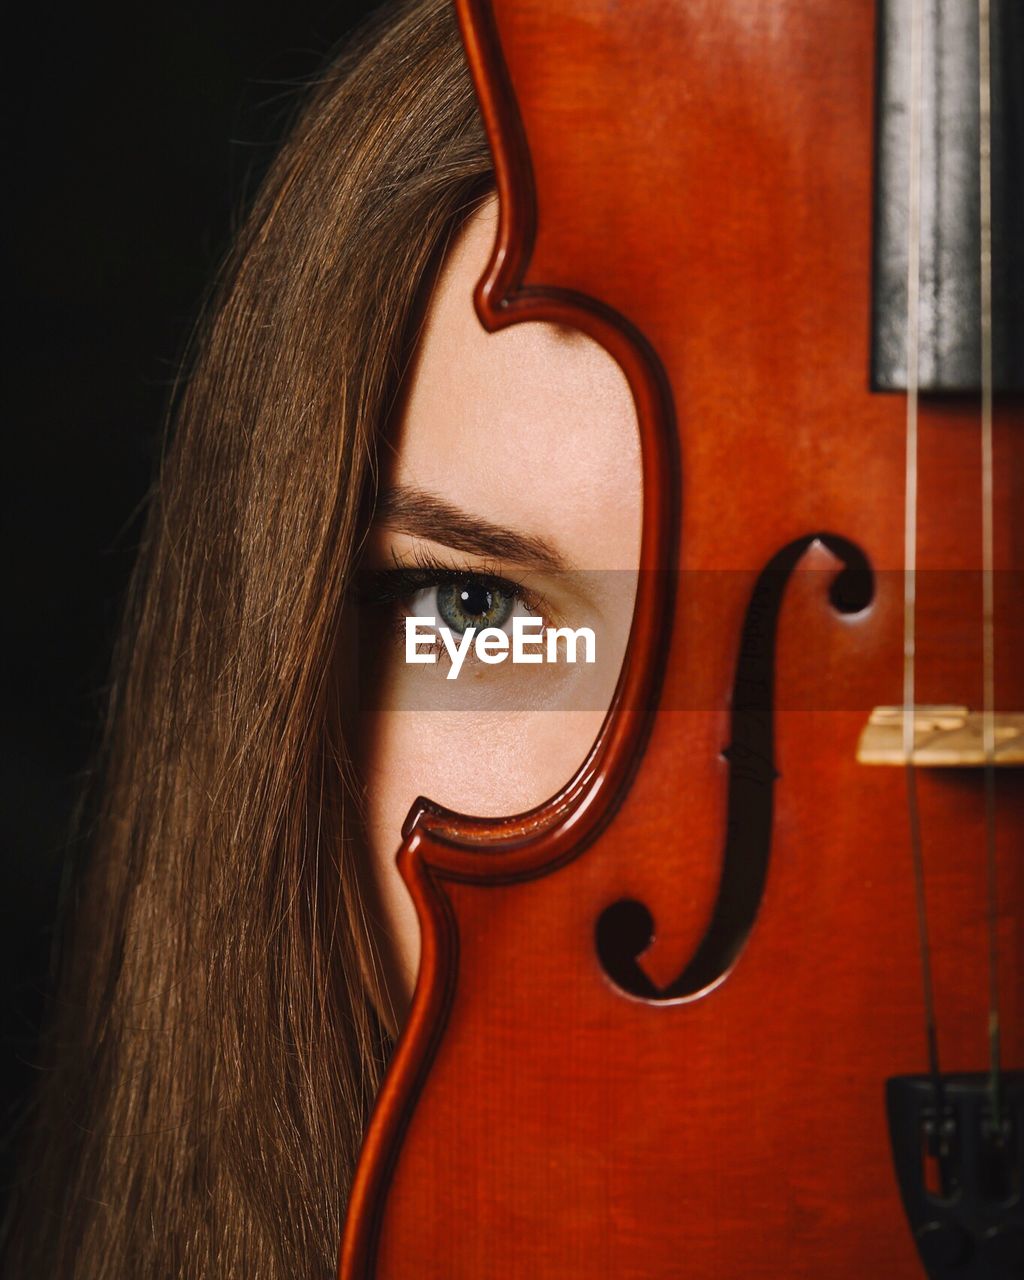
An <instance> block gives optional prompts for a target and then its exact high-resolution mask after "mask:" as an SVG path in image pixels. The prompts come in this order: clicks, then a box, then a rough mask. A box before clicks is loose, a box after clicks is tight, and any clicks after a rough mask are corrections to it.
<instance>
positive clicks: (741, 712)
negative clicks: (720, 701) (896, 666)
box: [595, 533, 874, 1003]
mask: <svg viewBox="0 0 1024 1280" xmlns="http://www.w3.org/2000/svg"><path fill="white" fill-rule="evenodd" d="M814 542H820V543H822V544H823V545H824V546H825V547H827V548H828V550H829V551H831V552H832V554H833V555H834V556H836V558H837V559H838V560H840V561H841V563H842V566H843V567H842V569H841V570H840V571H839V573H838V574H837V575H836V576H835V577H834V578H833V579H832V581H831V585H830V587H829V600H830V602H831V604H832V607H833V609H835V610H836V612H838V613H843V614H853V613H859V612H861V611H862V610H863V609H866V608H867V606H868V605H869V604H870V603H871V601H872V599H873V596H874V575H873V573H872V571H871V567H870V564H869V562H868V559H867V556H866V555H865V554H864V552H863V551H862V550H861V549H860V548H859V547H858V546H856V544H854V543H853V542H850V541H849V540H848V539H846V538H842V537H840V536H839V535H837V534H832V533H814V534H808V535H807V536H805V537H802V538H797V539H795V540H794V541H793V542H790V543H788V544H787V545H786V546H785V547H783V548H782V550H781V551H779V552H777V553H776V555H774V556H773V557H772V559H771V560H770V561H769V562H768V564H767V565H766V566H765V567H764V569H762V571H761V573H760V574H759V576H758V578H757V581H756V583H755V584H754V588H753V591H752V592H751V595H750V601H749V603H748V605H747V609H746V613H745V615H744V622H743V631H742V637H741V640H740V647H739V656H738V658H737V662H736V674H735V678H734V680H733V687H732V699H731V706H732V714H731V723H730V729H731V732H730V742H729V746H728V747H727V748H726V749H725V750H724V751H723V753H722V755H723V758H724V759H725V760H726V761H727V763H728V768H729V777H728V803H727V817H726V831H725V849H724V853H723V857H722V871H721V876H720V879H719V885H718V892H717V895H716V898H715V903H714V907H713V908H712V912H711V918H710V920H709V922H708V927H707V929H706V931H705V933H704V936H703V937H702V938H701V940H700V942H699V943H698V945H697V948H696V950H695V951H694V953H693V955H692V956H691V958H690V960H689V961H688V962H687V964H686V966H685V967H684V969H683V971H682V972H681V973H680V974H679V976H678V977H677V978H676V979H675V980H674V981H673V982H671V983H669V984H668V985H667V986H665V987H658V986H657V985H656V984H655V983H654V982H652V981H651V979H650V978H649V977H648V975H647V974H646V973H645V972H644V971H643V969H642V968H641V967H640V965H639V964H638V960H639V957H640V956H641V955H642V954H643V953H644V952H645V951H646V950H647V949H648V947H649V946H650V945H651V943H652V942H653V941H654V937H655V932H656V928H655V920H654V917H653V915H652V914H651V911H650V910H649V908H648V907H647V906H645V905H644V903H642V902H639V901H637V900H636V899H634V898H623V899H620V900H619V901H618V902H614V903H612V904H611V905H610V906H609V907H606V908H605V910H604V911H603V912H602V913H601V915H600V917H599V918H598V921H597V925H596V928H595V943H596V947H597V955H598V959H599V960H600V963H601V966H602V968H603V969H604V972H605V974H606V975H607V976H608V978H609V979H610V980H611V981H612V982H613V983H614V984H615V986H617V987H618V988H619V989H620V990H621V991H622V992H623V993H624V994H626V995H630V996H633V997H634V998H636V999H639V1000H648V1001H653V1002H656V1003H665V1002H668V1001H683V1000H691V999H694V998H695V997H697V996H699V995H702V994H704V993H706V992H708V991H710V990H711V989H712V988H714V987H716V986H717V985H718V984H719V983H720V982H721V981H722V980H723V979H724V978H725V977H726V976H727V975H728V973H729V972H730V970H731V969H732V968H733V966H734V965H735V964H736V961H737V960H738V959H739V957H740V954H741V952H742V951H743V948H744V946H745V945H746V943H747V940H748V938H749V937H750V934H751V931H752V930H753V927H754V922H755V920H756V918H757V913H758V910H759V909H760V906H761V899H762V897H763V896H764V888H765V883H766V881H767V878H768V863H769V858H770V855H771V843H772V817H773V811H774V790H775V781H776V779H777V777H778V776H779V775H778V771H777V770H776V768H775V724H774V721H775V716H774V701H775V643H776V636H777V632H778V620H779V611H780V609H781V607H782V601H783V597H784V595H785V591H786V586H787V584H788V582H789V579H790V577H791V576H792V573H793V570H794V569H795V568H796V566H797V564H798V563H799V562H800V560H801V558H802V557H803V555H804V554H805V552H806V551H807V549H808V548H809V547H810V546H811V544H812V543H814Z"/></svg>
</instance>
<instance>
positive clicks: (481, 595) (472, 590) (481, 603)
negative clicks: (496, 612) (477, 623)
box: [459, 585, 491, 617]
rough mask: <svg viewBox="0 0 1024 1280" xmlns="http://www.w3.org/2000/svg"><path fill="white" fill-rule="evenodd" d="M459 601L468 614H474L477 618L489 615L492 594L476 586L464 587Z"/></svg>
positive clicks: (484, 588)
mask: <svg viewBox="0 0 1024 1280" xmlns="http://www.w3.org/2000/svg"><path fill="white" fill-rule="evenodd" d="M459 600H460V602H461V604H462V607H463V609H464V610H465V611H466V613H468V614H473V615H475V616H476V617H479V616H480V615H481V614H484V613H487V612H488V610H489V609H490V607H491V593H490V592H489V591H488V590H487V588H486V587H481V586H475V585H474V586H471V587H464V588H463V589H462V590H461V591H460V592H459Z"/></svg>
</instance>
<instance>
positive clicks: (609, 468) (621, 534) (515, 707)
mask: <svg viewBox="0 0 1024 1280" xmlns="http://www.w3.org/2000/svg"><path fill="white" fill-rule="evenodd" d="M496 223H497V206H496V202H495V201H493V200H491V201H489V202H488V203H487V204H485V205H484V206H483V207H482V208H481V209H480V210H479V211H477V212H476V213H475V214H474V215H473V216H472V217H471V218H470V219H469V221H468V222H467V223H466V225H465V227H464V228H463V230H462V232H461V234H460V235H459V236H458V238H457V239H456V240H455V242H454V244H453V246H452V248H451V249H450V251H449V253H448V256H447V258H446V261H445V264H444V266H443V268H442V271H441V273H440V275H439V277H438V280H437V283H436V285H435V287H434V291H433V293H432V295H431V298H430V301H429V305H428V307H427V312H426V317H425V323H424V327H423V330H422V334H421V337H420V341H419V344H418V348H417V355H416V359H415V362H414V364H413V367H412V369H411V370H410V374H409V379H408V382H407V394H406V397H405V401H404V406H403V411H402V414H401V418H400V421H399V422H398V424H397V427H396V430H395V431H394V432H393V433H392V435H391V439H390V441H389V445H388V450H387V456H386V457H385V459H384V466H383V469H382V478H381V491H382V496H381V500H380V502H379V503H378V508H377V512H378V514H377V517H376V519H375V520H374V522H373V525H372V527H371V529H370V532H369V536H368V541H367V546H366V553H365V557H364V560H365V567H366V571H367V575H368V577H369V578H370V579H371V580H372V581H373V583H374V588H373V590H374V591H378V592H381V593H382V594H383V596H386V597H387V599H386V601H384V600H382V601H373V600H371V602H370V603H369V604H367V605H365V606H364V607H363V609H362V615H363V616H362V618H361V623H360V646H361V653H362V654H363V655H364V661H365V662H371V663H372V665H373V667H374V673H375V674H374V677H373V681H374V691H373V695H372V697H368V698H366V699H365V700H366V702H367V703H368V705H367V706H366V707H365V709H364V712H363V718H362V724H361V730H360V741H359V744H358V755H359V762H360V767H361V771H362V775H363V782H364V785H365V796H366V802H365V820H366V837H367V842H368V846H369V855H370V872H371V874H370V877H369V879H368V883H367V884H366V886H365V897H366V899H367V904H368V911H369V914H370V917H371V924H372V925H373V926H374V928H375V932H376V934H377V943H378V948H379V950H380V952H381V959H382V964H383V968H384V974H383V983H382V990H381V994H380V1002H381V1006H382V1012H383V1013H384V1016H385V1019H386V1021H387V1022H388V1023H389V1024H390V1026H391V1027H392V1029H393V1030H394V1029H397V1027H398V1026H400V1025H401V1022H402V1020H403V1018H404V1015H405V1012H406V1010H407V1007H408V1004H409V1000H410V998H411V995H412V992H413V988H414V986H415V980H416V973H417V969H418V965H419V954H420V935H419V926H418V922H417V919H416V914H415V911H414V909H413V906H412V901H411V899H410V897H409V894H408V891H407V890H406V888H405V885H404V883H403V882H402V879H401V877H400V875H399V874H398V871H397V868H396V866H395V854H396V852H397V850H398V847H399V844H400V839H401V837H400V832H401V828H402V823H403V821H404V820H405V817H406V814H407V813H408V811H409V808H410V806H411V805H412V803H413V802H414V801H415V800H416V798H417V797H418V796H426V797H429V798H430V799H431V800H434V801H436V802H438V803H439V804H442V805H444V806H446V807H448V808H450V809H454V810H456V811H458V812H460V813H466V814H476V815H480V816H501V815H506V814H513V813H519V812H522V811H523V810H526V809H530V808H533V807H534V806H536V805H538V804H541V803H543V802H544V801H545V800H547V799H548V798H549V797H550V796H551V795H553V794H554V793H555V792H556V791H558V790H559V788H561V787H562V786H563V785H564V784H565V783H566V782H568V781H569V780H570V778H571V777H572V776H573V774H574V773H575V771H576V769H577V768H578V767H579V765H580V764H581V762H582V761H583V759H584V757H585V756H586V754H587V752H588V750H589V749H590V747H591V745H592V744H593V742H594V739H595V736H596V735H597V732H598V730H599V728H600V726H601V722H602V720H603V719H604V715H605V711H606V709H607V705H608V701H609V698H610V696H611V692H612V689H613V687H614V683H615V678H616V676H617V674H618V671H619V668H620V666H621V661H622V655H623V653H624V651H625V646H626V642H627V639H628V632H629V624H630V620H631V616H632V606H633V593H634V589H635V576H634V575H635V570H636V566H637V564H638V562H639V549H640V518H641V478H640V453H639V442H638V437H637V424H636V411H635V408H634V405H633V400H632V397H631V395H630V392H629V388H628V385H627V383H626V379H625V377H624V376H623V374H622V371H621V370H620V368H619V366H618V365H617V364H616V363H615V362H614V361H613V360H612V358H611V357H610V356H609V355H608V354H607V353H606V352H605V351H604V350H603V349H602V348H601V347H599V346H598V345H597V344H596V343H594V342H592V341H591V340H590V339H589V338H587V337H585V336H583V335H581V334H579V333H577V332H575V331H570V330H566V329H562V328H560V327H556V326H554V325H549V324H540V323H528V324H517V325H513V326H512V327H510V328H508V329H504V330H502V331H500V332H498V333H494V334H488V333H487V332H486V331H485V330H484V329H483V327H482V326H481V324H480V322H479V320H478V319H477V316H476V313H475V311H474V308H473V302H472V295H473V288H474V286H475V284H476V282H477V280H478V279H479V278H480V276H481V275H482V274H483V271H484V268H485V266H486V264H487V261H488V258H489V256H490V253H491V249H492V246H493V243H494V237H495V231H496ZM435 570H438V571H439V573H440V575H442V580H441V582H440V586H438V585H437V584H436V583H435V582H434V581H433V580H432V579H431V574H432V573H434V572H435ZM445 574H447V577H444V576H443V575H445ZM474 574H475V575H477V576H476V577H474V576H473V575H474ZM456 575H463V576H461V577H457V576H456ZM481 575H482V576H481ZM496 580H497V581H498V582H500V583H505V582H507V583H509V584H510V585H511V584H514V586H515V587H516V588H517V597H516V598H515V599H513V595H512V592H511V590H510V589H506V588H505V587H504V586H498V585H496ZM380 584H383V585H382V586H381V585H380ZM439 591H440V595H439ZM401 593H404V595H403V596H402V598H398V597H399V595H400V594H401ZM453 599H454V600H456V601H457V602H459V603H457V605H456V606H455V607H458V608H462V609H463V613H460V614H459V615H458V617H459V619H460V620H463V621H464V615H465V612H466V611H467V610H468V612H469V615H470V616H471V618H472V620H473V621H476V620H477V617H478V616H479V622H480V625H487V624H488V623H489V622H490V621H491V620H494V621H496V622H498V623H499V624H501V617H500V615H501V613H502V612H503V611H507V610H508V609H509V608H511V609H512V612H513V614H514V613H520V614H524V615H529V616H540V617H542V618H543V619H544V620H545V624H546V625H548V624H550V625H555V624H557V625H559V626H571V627H573V628H577V627H582V626H589V627H591V628H592V629H593V630H594V632H595V635H596V637H597V646H596V647H597V658H598V660H597V662H596V663H595V664H594V665H593V666H586V665H584V664H582V660H581V661H580V662H578V663H577V664H575V665H573V664H569V663H567V662H564V661H562V662H560V663H556V664H545V665H528V666H527V665H515V664H512V663H510V662H508V661H506V662H504V663H503V664H501V665H487V664H485V663H483V662H480V661H476V660H474V658H473V657H472V656H470V657H469V658H467V660H466V663H465V666H464V667H463V669H462V670H461V671H460V672H459V676H458V678H457V679H456V680H448V679H446V669H447V658H446V657H445V655H444V653H443V652H438V654H437V658H438V661H437V662H436V664H434V665H422V666H421V665H417V666H412V665H410V664H408V663H407V662H406V661H405V643H404V627H403V624H404V618H405V616H407V615H408V614H410V613H414V614H416V615H434V616H435V617H439V621H440V622H441V623H442V624H444V623H445V618H446V617H448V618H449V619H450V618H451V613H450V609H449V611H448V613H444V612H443V610H444V609H445V608H446V604H445V602H446V601H450V600H453ZM484 603H490V605H491V606H492V607H491V611H490V612H489V613H487V612H485V613H480V614H479V615H477V614H474V613H473V609H474V608H475V607H478V606H480V605H481V604H484ZM439 609H440V610H442V613H441V614H440V616H439ZM385 614H386V615H387V618H386V619H385V617H384V615H385ZM500 629H503V630H510V629H511V619H507V620H505V622H504V624H503V625H501V627H500ZM463 633H464V632H463ZM455 634H456V636H457V635H458V633H457V632H455Z"/></svg>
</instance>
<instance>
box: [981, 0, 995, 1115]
mask: <svg viewBox="0 0 1024 1280" xmlns="http://www.w3.org/2000/svg"><path fill="white" fill-rule="evenodd" d="M990 41H991V16H990V12H989V0H979V3H978V135H979V136H978V150H979V165H978V168H979V198H980V206H981V207H980V210H979V213H980V219H979V222H980V241H981V245H980V248H981V253H980V264H979V265H980V269H981V560H982V570H981V581H982V627H981V632H982V685H983V689H982V714H981V723H982V747H983V752H984V758H985V868H986V921H987V937H988V985H989V991H988V1043H989V1101H990V1105H991V1107H992V1115H993V1119H994V1120H995V1122H996V1124H997V1126H998V1123H999V1093H1000V1045H999V1040H1000V1019H999V948H998V919H999V914H998V905H999V896H998V884H997V877H996V771H995V755H996V725H995V720H996V694H995V571H994V569H995V549H994V542H995V539H994V531H993V465H992V68H991V43H990Z"/></svg>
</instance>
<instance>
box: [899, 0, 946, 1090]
mask: <svg viewBox="0 0 1024 1280" xmlns="http://www.w3.org/2000/svg"><path fill="white" fill-rule="evenodd" d="M923 51H924V0H913V4H912V6H911V31H910V85H909V99H910V111H909V126H910V138H909V145H910V157H909V158H910V165H909V184H908V186H909V190H908V192H907V352H906V354H907V430H906V466H905V494H904V525H903V759H904V767H905V770H906V781H907V808H908V816H909V820H910V852H911V859H912V862H913V869H914V905H915V909H916V914H917V934H918V953H919V956H920V962H921V985H922V991H923V995H924V1016H925V1038H926V1042H927V1046H928V1069H929V1072H930V1074H931V1077H932V1085H933V1090H934V1095H935V1106H936V1108H938V1107H939V1106H940V1104H941V1083H940V1076H939V1049H938V1032H937V1028H936V1021H935V994H934V989H933V985H932V964H931V945H930V941H929V936H928V909H927V903H926V900H925V884H924V854H923V847H922V840H921V813H920V807H919V805H918V796H917V768H916V765H915V763H914V743H915V737H916V733H915V729H916V690H915V654H916V646H917V636H916V624H917V489H918V468H917V451H918V442H917V437H918V384H919V381H920V373H919V330H920V276H921V99H922V67H921V64H922V60H923Z"/></svg>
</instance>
